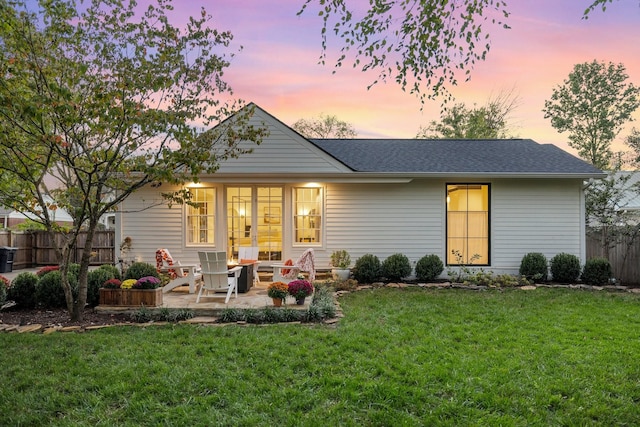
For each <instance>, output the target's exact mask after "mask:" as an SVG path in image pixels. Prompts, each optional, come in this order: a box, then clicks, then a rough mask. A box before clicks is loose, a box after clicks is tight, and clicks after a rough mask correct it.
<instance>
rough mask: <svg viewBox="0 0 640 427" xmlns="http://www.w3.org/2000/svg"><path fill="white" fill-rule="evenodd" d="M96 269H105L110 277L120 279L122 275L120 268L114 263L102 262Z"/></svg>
mask: <svg viewBox="0 0 640 427" xmlns="http://www.w3.org/2000/svg"><path fill="white" fill-rule="evenodd" d="M96 270H105V271H107V272H108V273H109V275H110V276H111V277H110V279H121V278H122V275H121V274H120V269H119V268H118V267H116V266H115V265H111V264H102V265H101V266H100V267H98V268H97V269H96Z"/></svg>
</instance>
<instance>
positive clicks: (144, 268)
mask: <svg viewBox="0 0 640 427" xmlns="http://www.w3.org/2000/svg"><path fill="white" fill-rule="evenodd" d="M145 276H153V277H157V278H160V275H159V274H158V271H157V270H156V268H155V266H153V265H151V264H148V263H146V262H134V263H133V264H131V265H130V266H129V268H127V271H126V273H125V274H124V277H123V279H124V280H127V279H135V280H138V279H140V278H142V277H145Z"/></svg>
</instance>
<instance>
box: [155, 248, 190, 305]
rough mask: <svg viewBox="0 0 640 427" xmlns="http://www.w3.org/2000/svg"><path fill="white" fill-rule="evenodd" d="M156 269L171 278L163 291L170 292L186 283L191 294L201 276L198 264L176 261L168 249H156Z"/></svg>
mask: <svg viewBox="0 0 640 427" xmlns="http://www.w3.org/2000/svg"><path fill="white" fill-rule="evenodd" d="M156 270H157V271H158V273H160V274H167V275H168V276H169V278H170V279H171V280H170V281H169V283H167V284H166V285H164V286H163V287H162V292H169V291H171V290H173V289H175V288H177V287H178V286H182V285H185V284H188V285H189V293H190V294H194V293H195V292H196V281H197V280H199V279H200V276H201V275H200V273H199V272H198V266H197V265H195V264H181V263H180V261H175V260H174V259H173V257H172V256H171V253H169V250H168V249H165V248H160V249H158V250H157V251H156Z"/></svg>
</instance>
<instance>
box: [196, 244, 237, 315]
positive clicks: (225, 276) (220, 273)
mask: <svg viewBox="0 0 640 427" xmlns="http://www.w3.org/2000/svg"><path fill="white" fill-rule="evenodd" d="M198 257H199V258H200V267H201V268H202V286H200V292H198V298H196V304H197V303H199V302H200V298H201V297H205V298H206V297H215V296H216V295H209V293H214V294H215V293H220V292H226V294H227V295H226V298H225V300H224V303H225V304H228V303H229V299H230V298H231V294H232V293H233V292H234V291H235V294H236V298H238V276H240V272H241V271H242V267H240V266H237V267H234V268H232V269H229V268H227V253H226V252H198ZM203 293H206V295H203Z"/></svg>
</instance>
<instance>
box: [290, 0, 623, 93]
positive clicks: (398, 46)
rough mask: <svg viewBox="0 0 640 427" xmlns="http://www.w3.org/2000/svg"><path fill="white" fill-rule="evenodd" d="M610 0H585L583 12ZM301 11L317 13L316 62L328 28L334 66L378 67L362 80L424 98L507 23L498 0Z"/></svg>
mask: <svg viewBox="0 0 640 427" xmlns="http://www.w3.org/2000/svg"><path fill="white" fill-rule="evenodd" d="M611 2H613V0H595V1H592V2H591V3H590V4H588V5H587V8H586V10H585V11H584V13H583V18H584V19H587V18H588V17H589V15H590V14H591V13H592V12H593V11H594V10H595V9H597V8H598V7H600V8H601V9H602V10H603V11H604V10H605V9H606V5H607V3H611ZM365 3H368V4H366V5H365ZM307 11H308V13H317V15H318V16H319V17H320V18H321V19H322V28H321V47H322V53H321V55H320V63H321V64H325V63H326V62H327V56H328V54H329V52H332V47H331V46H330V44H331V43H332V42H333V41H334V40H333V39H332V38H331V37H332V36H331V34H332V33H333V35H334V36H335V37H336V38H337V39H338V40H337V44H338V46H340V50H339V52H340V53H339V56H338V58H337V59H336V61H335V68H336V69H337V68H340V67H342V66H343V65H347V64H349V63H350V64H351V65H352V67H353V68H356V69H360V70H361V71H371V72H374V73H377V76H376V77H374V78H373V80H372V82H371V83H370V84H369V86H368V88H371V87H372V86H373V85H375V84H377V83H378V82H381V81H382V82H386V81H387V80H393V81H395V82H396V83H397V84H399V85H400V87H401V88H402V90H404V91H409V92H410V93H412V94H416V95H417V96H418V97H419V98H420V100H421V101H422V102H423V103H424V101H425V99H434V98H438V97H440V96H443V97H444V100H445V102H446V101H448V100H450V99H451V98H452V96H451V93H450V90H451V87H453V86H456V85H457V84H458V81H459V79H460V78H461V77H463V78H464V79H465V80H468V79H469V78H470V76H471V71H472V70H473V68H474V66H475V65H476V63H477V62H479V61H484V60H485V59H486V57H487V54H488V53H489V51H490V49H491V40H490V34H489V32H490V30H491V29H493V28H502V29H509V28H510V27H509V25H508V24H507V22H506V21H507V19H508V18H509V11H508V10H507V2H506V1H501V0H476V1H450V0H369V1H368V2H364V1H360V0H359V1H354V0H351V1H349V0H330V1H327V0H305V1H304V4H303V5H302V7H301V9H300V11H298V15H301V14H303V13H304V12H307ZM335 72H336V71H335V70H334V73H335Z"/></svg>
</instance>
